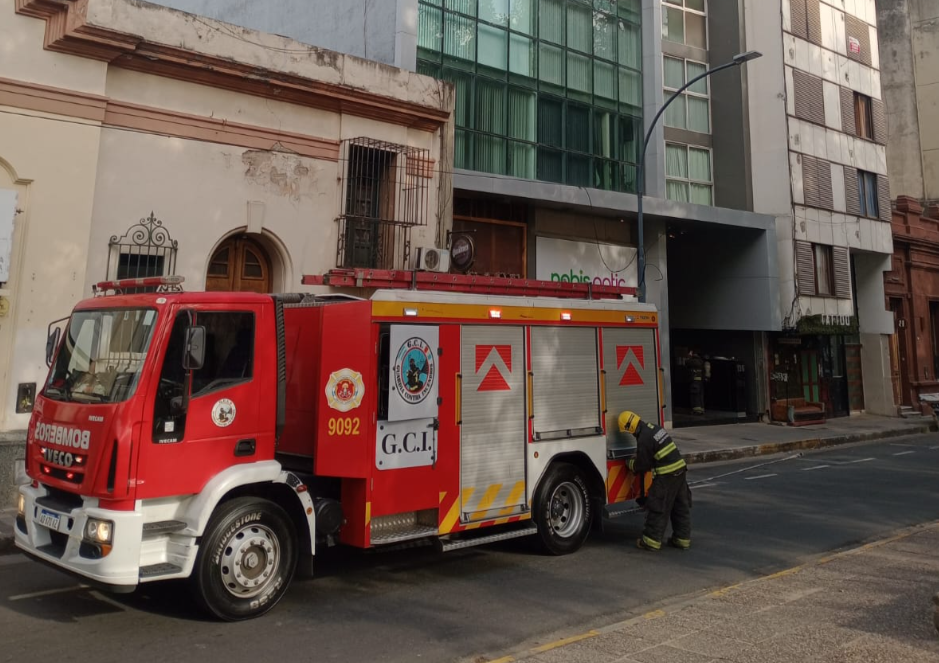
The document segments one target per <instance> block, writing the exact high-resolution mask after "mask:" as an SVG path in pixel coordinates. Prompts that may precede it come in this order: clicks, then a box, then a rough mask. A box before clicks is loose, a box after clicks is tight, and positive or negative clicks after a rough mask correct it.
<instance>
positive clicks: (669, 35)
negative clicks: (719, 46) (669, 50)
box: [662, 0, 708, 49]
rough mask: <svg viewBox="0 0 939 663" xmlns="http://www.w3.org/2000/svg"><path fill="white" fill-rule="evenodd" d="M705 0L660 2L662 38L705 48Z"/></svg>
mask: <svg viewBox="0 0 939 663" xmlns="http://www.w3.org/2000/svg"><path fill="white" fill-rule="evenodd" d="M704 2H705V0H664V2H663V3H662V39H665V40H666V41H672V42H675V43H676V44H685V45H686V46H694V47H695V48H701V49H706V48H707V47H708V40H707V19H706V17H705V6H704Z"/></svg>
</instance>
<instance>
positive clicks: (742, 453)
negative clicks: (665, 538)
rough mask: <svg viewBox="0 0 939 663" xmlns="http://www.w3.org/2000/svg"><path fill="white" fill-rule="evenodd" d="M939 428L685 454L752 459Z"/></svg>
mask: <svg viewBox="0 0 939 663" xmlns="http://www.w3.org/2000/svg"><path fill="white" fill-rule="evenodd" d="M936 430H937V427H936V424H934V423H929V424H924V425H922V426H909V427H904V428H896V429H893V430H884V431H872V432H870V433H851V434H848V435H834V436H832V437H820V438H812V439H809V440H794V441H792V442H772V443H768V444H757V445H754V446H752V447H740V448H738V449H717V450H714V451H698V452H692V453H688V454H682V455H683V456H684V458H685V462H687V463H688V464H689V465H694V464H701V463H717V462H720V461H725V460H736V459H738V458H751V457H754V456H768V455H771V454H778V453H788V452H790V451H802V450H805V449H824V448H826V447H835V446H840V445H843V444H853V443H855V442H871V441H875V440H886V439H890V438H894V437H906V436H908V435H924V434H926V433H933V432H935V431H936Z"/></svg>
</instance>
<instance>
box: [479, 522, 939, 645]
mask: <svg viewBox="0 0 939 663" xmlns="http://www.w3.org/2000/svg"><path fill="white" fill-rule="evenodd" d="M937 528H939V521H933V522H927V523H922V524H920V525H913V526H912V527H905V528H903V529H901V530H898V531H895V532H894V533H893V534H891V535H889V536H886V537H884V538H881V539H878V540H875V541H870V542H868V543H864V544H861V545H858V546H855V547H853V548H848V549H846V550H839V551H836V552H833V553H828V554H821V555H818V556H816V557H814V558H813V559H811V560H809V561H807V562H805V563H803V564H799V565H798V566H794V567H791V568H788V569H784V570H782V571H777V572H776V573H771V574H769V575H765V576H760V577H759V578H751V579H750V580H744V581H743V582H739V583H736V584H733V585H728V586H726V587H722V588H720V589H716V590H711V591H706V592H703V593H701V592H698V593H695V594H694V595H691V596H684V597H677V598H675V599H673V600H672V601H669V602H667V603H664V604H659V607H657V608H656V609H653V610H651V611H649V612H646V613H645V614H643V615H638V616H636V617H631V618H629V619H626V620H623V621H620V622H616V623H614V624H608V625H606V626H602V627H598V628H594V629H590V630H589V631H587V632H585V633H581V634H578V635H572V636H569V637H566V638H561V639H558V640H555V641H553V642H548V643H546V644H543V645H539V646H536V647H526V648H522V649H519V650H517V651H515V652H512V653H510V654H508V655H505V656H502V657H500V658H492V659H490V658H487V657H486V656H477V657H476V658H474V659H471V660H472V661H473V663H516V662H518V661H524V660H525V659H528V658H532V657H534V656H537V655H538V654H543V653H544V652H547V651H553V650H557V649H562V648H564V647H566V646H567V645H572V644H574V643H576V642H583V641H584V640H590V639H591V638H595V637H597V636H600V635H606V634H607V633H613V632H615V631H621V630H623V629H626V628H629V627H630V626H635V625H636V624H642V623H644V622H648V621H651V620H653V619H659V618H661V617H665V616H667V615H673V614H675V613H677V612H681V611H682V610H684V609H685V608H689V607H691V606H697V605H701V604H704V603H707V602H708V601H710V600H713V599H717V598H720V597H722V596H726V595H728V594H731V593H733V592H737V591H740V590H741V589H745V588H748V587H751V586H753V585H757V584H761V583H764V582H768V581H771V580H776V579H778V578H782V577H785V576H790V575H794V574H797V573H799V572H801V571H804V570H805V569H809V568H814V567H818V566H824V565H825V564H829V563H831V562H833V561H835V560H837V559H841V558H843V557H850V556H852V555H857V554H860V553H863V552H867V551H869V550H872V549H875V548H880V547H882V546H885V545H888V544H890V543H894V542H895V541H902V540H903V539H907V538H909V537H911V536H914V535H915V534H919V533H920V532H925V531H929V530H933V529H937ZM933 600H934V602H935V604H936V615H935V620H936V629H937V630H939V594H937V595H936V597H935V598H934V599H933ZM650 607H651V606H650ZM461 663H467V662H466V661H463V662H461Z"/></svg>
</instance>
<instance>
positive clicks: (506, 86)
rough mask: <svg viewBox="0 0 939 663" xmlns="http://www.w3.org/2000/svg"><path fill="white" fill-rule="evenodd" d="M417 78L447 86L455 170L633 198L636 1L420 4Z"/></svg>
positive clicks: (638, 121)
mask: <svg viewBox="0 0 939 663" xmlns="http://www.w3.org/2000/svg"><path fill="white" fill-rule="evenodd" d="M419 7H420V9H419V19H418V71H419V72H420V73H422V74H427V75H430V76H434V77H436V78H441V79H443V80H446V81H449V82H451V83H453V85H454V86H455V88H456V107H455V120H456V125H457V128H456V135H455V145H454V165H455V167H457V168H466V169H469V170H476V171H481V172H487V173H494V174H498V175H509V176H512V177H520V178H525V179H538V180H545V181H550V182H558V183H563V184H572V185H576V186H589V187H594V188H599V189H608V190H615V191H635V184H636V181H635V180H636V163H637V161H638V156H639V155H638V147H639V144H640V142H641V139H642V43H641V25H640V18H641V2H640V0H619V1H618V2H615V3H614V2H610V1H609V0H595V1H594V2H593V3H591V2H589V1H588V0H486V1H485V2H476V0H446V2H444V0H420V5H419Z"/></svg>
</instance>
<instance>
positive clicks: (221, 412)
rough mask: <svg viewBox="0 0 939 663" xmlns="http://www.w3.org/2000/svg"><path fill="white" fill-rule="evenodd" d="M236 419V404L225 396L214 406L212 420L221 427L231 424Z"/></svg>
mask: <svg viewBox="0 0 939 663" xmlns="http://www.w3.org/2000/svg"><path fill="white" fill-rule="evenodd" d="M234 420H235V404H234V403H233V402H231V401H230V400H229V399H227V398H223V399H221V400H220V401H218V402H217V403H215V405H214V406H212V421H214V422H215V425H216V426H218V427H219V428H225V427H226V426H230V425H231V423H232V422H233V421H234Z"/></svg>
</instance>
